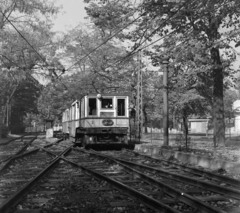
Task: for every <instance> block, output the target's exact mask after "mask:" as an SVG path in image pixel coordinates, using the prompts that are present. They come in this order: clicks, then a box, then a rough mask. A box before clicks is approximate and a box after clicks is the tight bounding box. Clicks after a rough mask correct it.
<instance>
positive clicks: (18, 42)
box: [0, 0, 58, 129]
mask: <svg viewBox="0 0 240 213" xmlns="http://www.w3.org/2000/svg"><path fill="white" fill-rule="evenodd" d="M57 11H58V8H56V7H55V6H54V5H53V3H51V2H46V1H36V0H30V1H20V0H9V1H3V2H1V3H0V29H1V31H0V40H1V42H0V46H1V49H0V75H1V76H4V79H5V82H8V85H6V84H2V85H3V86H2V87H1V89H2V90H1V97H2V99H1V100H2V102H1V103H0V104H1V105H0V107H1V110H0V117H1V118H0V120H1V122H0V125H2V121H6V123H7V125H8V123H9V122H8V121H7V120H8V118H7V117H6V112H8V111H9V110H8V108H9V106H10V105H11V104H12V102H13V98H16V96H14V94H15V92H17V90H18V89H19V86H20V85H21V84H22V83H23V84H24V80H25V79H27V78H28V76H29V75H31V74H32V73H33V72H34V67H35V66H36V65H37V64H44V65H45V66H46V63H45V60H46V58H45V57H43V56H42V55H41V54H40V49H41V48H42V47H43V46H44V45H46V43H48V41H49V38H50V37H51V36H52V35H53V34H52V33H50V26H51V21H50V16H51V15H53V14H55V13H56V12H57ZM49 15H50V16H49ZM39 62H41V63H39ZM2 117H3V118H2ZM0 129H1V127H0Z"/></svg>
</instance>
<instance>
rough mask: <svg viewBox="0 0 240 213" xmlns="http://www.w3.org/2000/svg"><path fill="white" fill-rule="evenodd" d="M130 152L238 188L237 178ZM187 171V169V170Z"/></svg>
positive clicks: (239, 185) (239, 182)
mask: <svg viewBox="0 0 240 213" xmlns="http://www.w3.org/2000/svg"><path fill="white" fill-rule="evenodd" d="M127 151H128V152H130V151H129V150H127ZM130 153H134V154H135V155H139V156H143V157H146V158H149V159H153V160H157V161H159V162H166V163H170V164H172V165H175V166H178V167H181V168H183V169H186V170H192V171H193V172H192V173H193V174H197V175H203V174H204V176H205V177H209V178H211V179H214V180H217V181H223V182H225V183H227V184H230V185H232V186H234V187H237V188H239V189H240V181H239V180H237V179H233V178H230V177H227V176H222V175H218V174H215V173H213V172H209V171H202V170H200V169H197V168H194V167H191V166H185V165H182V164H179V163H175V162H169V161H167V160H164V159H159V158H156V157H151V156H148V155H144V154H141V153H137V152H135V151H133V152H130ZM188 172H189V171H188Z"/></svg>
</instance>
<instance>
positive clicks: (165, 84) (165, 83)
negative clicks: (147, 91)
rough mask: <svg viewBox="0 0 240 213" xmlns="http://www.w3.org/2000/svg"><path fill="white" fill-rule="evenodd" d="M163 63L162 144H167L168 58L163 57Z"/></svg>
mask: <svg viewBox="0 0 240 213" xmlns="http://www.w3.org/2000/svg"><path fill="white" fill-rule="evenodd" d="M162 64H163V65H164V70H163V145H164V146H169V137H168V136H169V134H168V127H169V122H168V64H169V59H168V58H164V59H163V60H162Z"/></svg>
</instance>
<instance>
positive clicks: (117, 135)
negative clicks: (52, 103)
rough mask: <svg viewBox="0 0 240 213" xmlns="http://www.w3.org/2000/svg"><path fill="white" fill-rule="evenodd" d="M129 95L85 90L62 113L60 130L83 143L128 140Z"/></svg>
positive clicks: (123, 141) (77, 142)
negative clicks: (93, 92) (84, 94)
mask: <svg viewBox="0 0 240 213" xmlns="http://www.w3.org/2000/svg"><path fill="white" fill-rule="evenodd" d="M128 106H129V96H128V95H127V94H89V95H86V96H84V97H83V98H82V99H81V100H77V101H74V102H73V103H72V104H71V107H70V108H69V109H67V110H65V112H64V113H63V117H62V126H63V132H64V133H65V134H67V135H69V136H70V137H73V138H75V143H76V144H80V145H82V146H84V147H87V146H90V145H98V144H120V145H121V144H122V145H123V144H125V145H127V144H128V133H129V107H128Z"/></svg>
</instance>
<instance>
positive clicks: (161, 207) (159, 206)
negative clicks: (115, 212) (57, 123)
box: [62, 157, 180, 213]
mask: <svg viewBox="0 0 240 213" xmlns="http://www.w3.org/2000/svg"><path fill="white" fill-rule="evenodd" d="M62 159H63V160H64V161H66V162H68V163H70V164H72V165H73V166H76V167H78V168H81V169H82V170H84V171H85V172H87V173H90V174H91V175H94V176H95V177H96V178H99V179H101V180H105V181H107V182H108V183H111V184H112V185H113V186H115V187H116V188H118V189H120V190H123V191H124V192H127V193H128V194H130V195H131V196H133V197H135V198H138V199H140V200H141V201H142V202H144V203H145V204H146V205H147V206H149V207H150V208H152V209H154V210H155V211H157V212H164V213H180V211H178V210H176V209H173V208H171V207H169V206H167V205H166V204H164V203H163V202H159V201H158V200H156V199H154V198H151V197H149V196H147V195H145V194H143V193H141V192H139V191H137V190H135V189H133V188H132V187H129V186H127V185H125V184H123V183H121V182H119V181H116V180H114V179H112V178H109V177H107V176H105V175H102V174H100V173H99V172H96V171H93V170H91V169H89V168H87V167H85V166H83V165H80V164H78V163H75V162H73V161H71V160H69V159H67V158H65V157H62Z"/></svg>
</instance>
